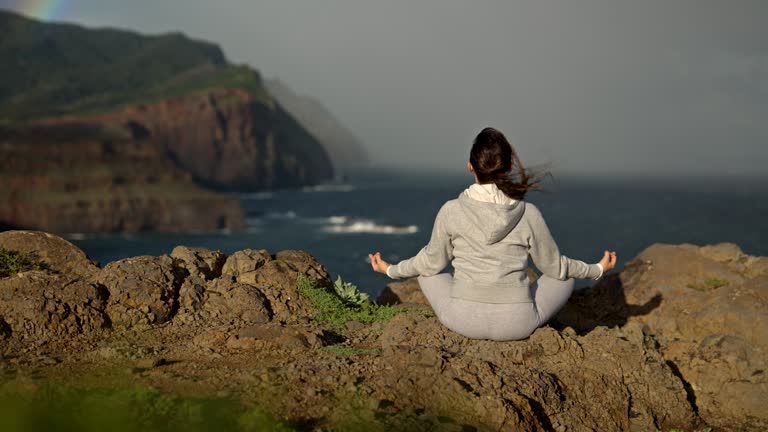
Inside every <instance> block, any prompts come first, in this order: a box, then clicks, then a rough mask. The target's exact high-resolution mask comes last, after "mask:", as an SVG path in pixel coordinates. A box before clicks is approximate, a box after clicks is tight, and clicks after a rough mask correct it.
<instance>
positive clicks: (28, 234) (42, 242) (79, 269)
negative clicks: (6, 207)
mask: <svg viewBox="0 0 768 432" xmlns="http://www.w3.org/2000/svg"><path fill="white" fill-rule="evenodd" d="M0 248H4V249H7V250H10V251H15V252H22V253H25V254H27V255H28V256H29V257H30V258H31V259H32V260H33V261H35V262H38V263H40V264H42V265H43V266H44V267H45V268H46V269H48V270H50V271H54V272H58V273H62V274H67V275H70V276H79V277H87V276H91V275H93V274H94V273H96V272H98V271H99V267H98V266H97V265H96V263H95V262H93V261H91V259H90V258H88V256H87V255H86V254H85V252H83V251H82V250H80V249H79V248H78V247H77V246H75V245H73V244H72V243H70V242H68V241H66V240H64V239H63V238H61V237H59V236H56V235H54V234H49V233H47V232H42V231H4V232H0Z"/></svg>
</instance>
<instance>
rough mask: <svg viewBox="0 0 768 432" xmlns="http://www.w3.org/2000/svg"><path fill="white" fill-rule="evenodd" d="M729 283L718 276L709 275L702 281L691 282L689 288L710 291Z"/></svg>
mask: <svg viewBox="0 0 768 432" xmlns="http://www.w3.org/2000/svg"><path fill="white" fill-rule="evenodd" d="M726 285H728V281H727V280H725V279H720V278H717V277H709V278H707V279H705V280H704V282H701V283H689V284H688V288H692V289H695V290H698V291H710V290H713V289H717V288H720V287H723V286H726Z"/></svg>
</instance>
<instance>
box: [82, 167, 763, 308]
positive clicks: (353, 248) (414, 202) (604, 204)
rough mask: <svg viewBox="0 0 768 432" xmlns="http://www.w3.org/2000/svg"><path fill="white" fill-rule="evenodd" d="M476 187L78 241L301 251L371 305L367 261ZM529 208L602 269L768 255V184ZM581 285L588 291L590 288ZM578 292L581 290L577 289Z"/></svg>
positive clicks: (100, 253)
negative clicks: (683, 258) (634, 262)
mask: <svg viewBox="0 0 768 432" xmlns="http://www.w3.org/2000/svg"><path fill="white" fill-rule="evenodd" d="M473 181H474V178H473V177H471V175H469V173H465V174H457V175H453V176H450V175H426V174H421V175H417V174H404V173H394V172H383V171H378V172H376V171H371V172H366V173H358V174H354V175H351V177H350V179H349V180H348V181H347V182H346V183H344V184H338V185H331V186H321V187H309V188H304V189H300V190H280V191H273V192H260V193H252V194H238V195H237V196H238V197H239V198H240V199H241V200H242V202H243V205H244V207H245V208H246V210H247V212H248V228H247V230H246V231H245V232H242V233H224V232H221V233H205V234H157V233H140V234H131V235H125V234H110V235H101V234H100V235H79V234H75V235H71V236H70V240H72V241H73V242H74V243H75V244H77V245H78V246H79V247H81V248H82V249H83V250H84V251H85V252H86V253H87V254H88V255H89V256H90V257H91V258H93V259H95V260H97V261H99V262H100V263H101V264H102V265H104V264H106V263H108V262H110V261H114V260H117V259H121V258H125V257H129V256H135V255H144V254H148V255H159V254H164V253H170V252H171V250H172V249H173V248H174V247H175V246H177V245H187V246H201V247H206V248H210V249H220V250H222V251H224V252H225V253H227V254H229V253H232V252H234V251H236V250H240V249H245V248H253V249H267V250H269V251H270V252H273V253H274V252H277V251H279V250H283V249H302V250H306V251H308V252H309V253H311V254H312V255H314V256H315V257H316V258H317V259H318V260H319V261H320V262H321V263H323V264H324V265H325V266H326V267H327V268H328V270H329V271H330V273H331V274H332V276H333V277H334V279H335V278H336V276H337V275H341V276H342V278H343V279H344V280H348V281H351V282H353V283H355V284H357V285H358V287H359V288H360V289H361V290H362V291H364V292H367V293H369V294H371V295H373V296H376V295H377V294H378V293H379V292H380V291H381V289H383V288H384V286H385V285H386V284H387V283H388V282H389V281H390V280H389V279H388V278H387V277H386V276H384V275H382V274H379V273H374V272H373V271H372V270H371V266H370V263H369V261H368V253H374V252H377V251H378V252H381V254H382V257H383V258H384V259H385V260H386V261H390V262H397V261H398V260H401V259H406V258H409V257H411V256H413V255H414V254H416V253H417V252H418V251H419V250H420V249H421V248H422V247H423V246H424V245H425V244H426V243H427V241H428V240H429V237H430V233H431V230H432V224H433V222H434V217H435V215H436V214H437V211H438V209H439V208H440V206H441V205H442V204H443V203H444V202H445V201H447V200H449V199H453V198H456V197H457V196H458V195H459V193H461V191H463V190H464V189H465V188H466V187H467V186H469V184H471V183H472V182H473ZM544 188H545V189H546V191H545V192H533V193H531V194H530V195H529V196H528V197H527V198H526V199H527V200H528V201H530V202H533V203H535V204H536V205H537V206H538V207H539V208H540V209H541V211H542V214H543V215H544V217H545V220H546V221H547V225H548V226H549V228H550V230H551V231H552V234H553V236H554V238H555V240H556V241H557V243H558V246H559V247H560V251H561V252H562V253H563V254H565V255H567V256H569V257H572V258H577V259H581V260H584V261H587V262H597V261H598V260H599V258H600V257H601V256H602V252H603V250H605V249H610V250H615V251H617V254H618V261H619V262H618V267H617V270H620V269H621V266H622V265H623V264H624V263H625V262H627V261H628V260H630V259H631V258H633V257H634V256H636V255H637V254H638V253H639V252H640V251H642V250H643V249H645V248H646V247H648V246H650V245H651V244H653V243H693V244H697V245H705V244H713V243H719V242H733V243H736V244H738V245H739V246H740V247H741V248H742V249H743V250H744V251H745V252H746V253H749V254H752V255H768V231H767V230H766V228H768V223H767V222H766V221H768V182H766V181H765V179H746V178H744V179H735V178H734V179H716V178H708V179H702V178H679V179H661V178H645V179H611V178H585V177H567V176H566V177H564V176H555V177H553V178H548V179H547V181H546V182H545V183H544ZM581 284H582V285H588V281H583V282H582V283H581ZM578 285H579V284H577V286H578Z"/></svg>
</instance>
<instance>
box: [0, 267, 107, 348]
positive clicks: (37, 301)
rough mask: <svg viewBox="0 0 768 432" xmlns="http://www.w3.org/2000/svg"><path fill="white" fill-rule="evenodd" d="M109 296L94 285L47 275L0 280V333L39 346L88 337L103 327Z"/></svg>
mask: <svg viewBox="0 0 768 432" xmlns="http://www.w3.org/2000/svg"><path fill="white" fill-rule="evenodd" d="M108 297H109V293H108V292H107V291H106V290H105V289H104V288H103V287H102V286H99V285H98V284H95V283H90V282H87V281H84V280H80V279H76V278H75V279H73V278H72V277H71V276H67V275H62V274H57V273H51V272H48V271H37V270H35V271H28V272H24V273H19V274H18V275H15V276H11V277H7V278H3V279H0V317H2V322H0V333H2V334H5V335H6V336H10V335H11V334H13V336H14V337H16V338H18V339H19V340H22V341H24V342H26V343H31V344H35V345H39V344H42V343H46V342H48V341H56V340H59V339H62V342H64V343H67V342H68V340H70V339H78V338H80V337H81V336H90V335H93V334H95V333H96V331H98V330H100V329H102V328H104V327H106V326H107V325H108V323H109V319H108V318H107V315H106V314H105V312H104V310H105V306H106V304H107V299H108Z"/></svg>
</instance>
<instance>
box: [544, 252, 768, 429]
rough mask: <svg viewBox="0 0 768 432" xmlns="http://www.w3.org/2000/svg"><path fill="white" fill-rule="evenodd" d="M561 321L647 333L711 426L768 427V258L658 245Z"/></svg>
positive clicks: (585, 295) (583, 296) (581, 296)
mask: <svg viewBox="0 0 768 432" xmlns="http://www.w3.org/2000/svg"><path fill="white" fill-rule="evenodd" d="M557 319H558V320H559V322H560V323H562V324H563V325H570V326H573V327H574V328H575V329H576V330H577V331H579V332H581V333H585V332H589V331H591V330H592V329H593V328H595V326H597V325H618V326H622V325H629V324H632V323H640V324H642V325H644V326H645V328H647V329H648V331H649V332H651V333H652V334H653V335H654V337H655V338H656V340H657V341H658V343H659V346H660V350H661V352H662V353H663V355H664V359H665V361H666V362H667V363H668V364H669V365H670V366H671V367H672V368H673V370H675V372H676V373H678V374H679V375H680V376H681V378H682V379H683V380H684V382H685V383H686V386H687V388H688V392H689V398H690V400H691V402H692V403H693V404H694V406H695V407H696V409H697V410H698V413H699V414H700V415H701V417H702V418H703V419H704V420H705V421H706V422H707V423H708V424H710V425H712V426H717V427H721V428H729V427H730V428H738V429H750V428H752V429H755V430H759V429H765V428H768V410H766V409H765V406H766V404H768V379H766V373H765V371H766V370H768V257H754V256H748V255H746V254H744V253H743V252H742V251H741V249H739V247H738V246H736V245H734V244H732V243H721V244H717V245H710V246H704V247H698V246H694V245H691V244H681V245H670V244H654V245H652V246H651V247H649V248H647V249H646V250H644V251H643V252H642V253H640V254H639V255H638V256H637V257H636V258H635V259H633V260H631V261H630V262H628V263H627V264H626V265H625V266H624V270H623V271H622V272H621V274H619V275H617V276H611V277H608V278H606V279H605V280H603V281H601V282H600V283H598V284H597V286H596V287H594V288H591V289H588V290H584V291H578V292H577V293H576V294H575V295H574V297H573V298H572V299H571V301H570V302H569V304H568V305H567V306H566V307H565V308H564V310H563V311H562V312H561V313H560V314H559V315H558V317H557ZM627 323H629V324H627Z"/></svg>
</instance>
